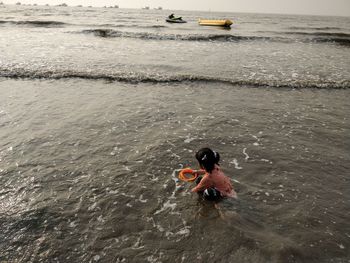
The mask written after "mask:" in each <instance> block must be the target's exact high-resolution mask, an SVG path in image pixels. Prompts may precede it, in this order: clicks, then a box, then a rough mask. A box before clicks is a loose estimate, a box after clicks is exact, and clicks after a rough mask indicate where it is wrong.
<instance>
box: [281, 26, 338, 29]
mask: <svg viewBox="0 0 350 263" xmlns="http://www.w3.org/2000/svg"><path fill="white" fill-rule="evenodd" d="M287 29H291V30H342V28H340V27H331V26H325V27H303V26H291V27H288V28H287Z"/></svg>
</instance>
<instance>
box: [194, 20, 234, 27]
mask: <svg viewBox="0 0 350 263" xmlns="http://www.w3.org/2000/svg"><path fill="white" fill-rule="evenodd" d="M198 24H200V25H202V26H224V27H230V26H231V25H232V24H233V22H232V21H231V20H230V19H217V20H214V19H199V20H198Z"/></svg>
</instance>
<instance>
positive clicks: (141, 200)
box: [138, 194, 148, 203]
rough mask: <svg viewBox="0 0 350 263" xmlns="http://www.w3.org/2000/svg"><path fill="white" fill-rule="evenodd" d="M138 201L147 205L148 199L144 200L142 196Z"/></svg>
mask: <svg viewBox="0 0 350 263" xmlns="http://www.w3.org/2000/svg"><path fill="white" fill-rule="evenodd" d="M138 201H139V202H141V203H147V202H148V199H143V195H142V194H141V195H140V197H139V199H138Z"/></svg>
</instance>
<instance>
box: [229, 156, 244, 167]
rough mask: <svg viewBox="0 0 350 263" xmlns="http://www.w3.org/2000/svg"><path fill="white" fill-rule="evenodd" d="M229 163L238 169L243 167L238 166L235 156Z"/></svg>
mask: <svg viewBox="0 0 350 263" xmlns="http://www.w3.org/2000/svg"><path fill="white" fill-rule="evenodd" d="M230 163H231V164H234V165H235V169H238V170H240V169H243V168H242V167H240V166H239V164H238V161H237V159H236V158H235V159H233V160H232V161H231V162H230Z"/></svg>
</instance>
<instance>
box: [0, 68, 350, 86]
mask: <svg viewBox="0 0 350 263" xmlns="http://www.w3.org/2000/svg"><path fill="white" fill-rule="evenodd" d="M0 77H2V78H11V79H55V80H60V79H86V80H106V81H117V82H124V83H131V84H138V83H154V84H162V83H163V84H171V83H173V84H177V83H221V84H227V85H232V86H248V87H256V88H258V87H275V88H297V89H304V88H318V89H348V88H350V81H346V80H340V81H327V80H320V81H307V80H304V81H302V80H295V81H282V80H274V81H272V80H260V79H259V80H247V79H228V78H218V77H210V76H200V75H190V74H188V75H186V74H178V75H164V74H162V75H160V74H148V73H135V72H129V73H128V72H117V73H92V72H84V71H70V70H56V71H55V70H47V71H45V70H30V69H21V68H12V69H8V68H7V69H1V68H0Z"/></svg>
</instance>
